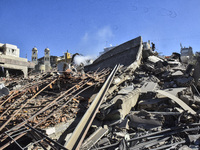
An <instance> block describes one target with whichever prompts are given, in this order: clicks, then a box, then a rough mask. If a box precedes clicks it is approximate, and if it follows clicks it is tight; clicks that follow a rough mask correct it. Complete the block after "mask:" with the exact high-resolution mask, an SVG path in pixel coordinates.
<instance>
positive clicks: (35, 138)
mask: <svg viewBox="0 0 200 150" xmlns="http://www.w3.org/2000/svg"><path fill="white" fill-rule="evenodd" d="M29 135H30V136H31V137H32V138H33V139H34V140H35V141H36V142H37V143H38V144H39V145H40V146H41V147H42V148H43V149H44V150H47V149H46V147H44V146H43V145H42V143H41V142H40V141H42V140H43V139H40V140H39V139H37V137H35V136H34V135H33V134H32V133H31V132H29ZM36 142H34V144H36Z"/></svg>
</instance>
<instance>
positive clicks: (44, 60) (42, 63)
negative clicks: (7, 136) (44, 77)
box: [31, 47, 60, 73]
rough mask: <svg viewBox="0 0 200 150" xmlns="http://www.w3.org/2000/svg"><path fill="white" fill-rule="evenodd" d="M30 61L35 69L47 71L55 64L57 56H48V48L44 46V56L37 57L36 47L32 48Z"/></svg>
mask: <svg viewBox="0 0 200 150" xmlns="http://www.w3.org/2000/svg"><path fill="white" fill-rule="evenodd" d="M31 59H32V62H33V63H34V64H35V71H38V72H41V73H43V72H49V71H51V70H52V69H53V68H55V67H56V66H57V61H58V60H59V59H60V57H58V56H50V50H49V48H45V50H44V57H41V58H38V50H37V48H36V47H34V48H33V49H32V58H31Z"/></svg>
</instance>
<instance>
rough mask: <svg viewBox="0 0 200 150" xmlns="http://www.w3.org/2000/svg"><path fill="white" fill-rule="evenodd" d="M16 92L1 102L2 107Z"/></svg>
mask: <svg viewBox="0 0 200 150" xmlns="http://www.w3.org/2000/svg"><path fill="white" fill-rule="evenodd" d="M14 94H16V91H15V92H14V93H13V94H12V95H10V97H9V98H7V99H6V100H4V101H3V103H1V105H0V107H2V106H3V104H5V103H6V102H7V101H9V100H10V99H12V98H13V95H14Z"/></svg>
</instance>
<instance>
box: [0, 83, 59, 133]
mask: <svg viewBox="0 0 200 150" xmlns="http://www.w3.org/2000/svg"><path fill="white" fill-rule="evenodd" d="M56 80H57V79H55V80H54V81H52V82H51V83H49V84H48V85H47V86H45V87H44V88H43V89H41V90H40V91H39V92H38V93H36V94H35V95H34V96H33V97H32V98H31V99H28V100H27V101H26V102H25V103H24V104H23V105H22V106H21V108H20V109H18V110H17V111H16V112H15V113H14V114H13V115H12V116H11V117H10V118H9V119H8V120H7V121H6V122H5V123H4V124H3V125H2V126H1V127H0V131H1V130H2V129H3V128H4V127H5V126H6V125H7V124H8V123H9V122H10V121H11V120H12V119H13V118H14V117H15V116H16V114H18V113H19V112H20V111H21V110H22V109H23V107H24V106H26V104H28V102H29V101H31V100H32V99H34V98H35V97H36V96H37V95H38V94H40V93H41V92H42V91H43V90H45V89H46V88H47V87H49V85H50V84H52V83H53V82H55V81H56Z"/></svg>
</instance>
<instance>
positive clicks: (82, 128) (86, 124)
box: [65, 65, 119, 150]
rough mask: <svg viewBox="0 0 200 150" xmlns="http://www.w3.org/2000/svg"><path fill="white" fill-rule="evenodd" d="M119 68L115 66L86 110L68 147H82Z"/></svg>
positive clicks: (74, 148)
mask: <svg viewBox="0 0 200 150" xmlns="http://www.w3.org/2000/svg"><path fill="white" fill-rule="evenodd" d="M118 68H119V65H118V66H115V68H114V69H113V71H112V73H111V74H110V75H109V77H108V78H107V80H106V82H105V83H104V85H103V87H102V88H101V90H100V91H99V93H98V94H97V96H96V98H95V99H94V101H93V102H92V104H91V105H90V107H89V108H88V110H87V111H86V113H85V114H84V116H83V117H82V119H81V121H80V122H79V124H78V125H77V127H76V129H75V130H74V132H73V134H72V136H71V138H70V139H69V141H68V143H67V144H66V146H65V147H66V148H67V149H70V150H77V149H79V148H80V146H81V144H82V142H83V140H84V138H85V136H86V134H87V131H88V130H89V128H90V125H91V124H92V121H93V119H94V117H95V115H96V113H97V111H98V109H99V107H100V104H101V102H102V100H103V98H104V96H105V94H106V92H107V90H108V88H109V86H110V84H111V82H112V80H113V78H114V76H115V73H116V72H117V70H118Z"/></svg>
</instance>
